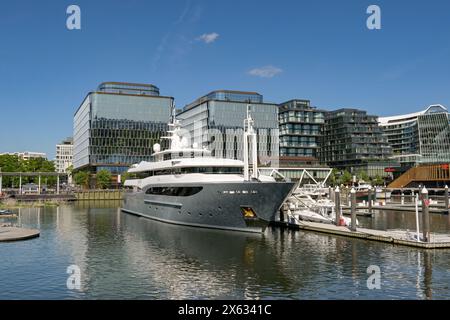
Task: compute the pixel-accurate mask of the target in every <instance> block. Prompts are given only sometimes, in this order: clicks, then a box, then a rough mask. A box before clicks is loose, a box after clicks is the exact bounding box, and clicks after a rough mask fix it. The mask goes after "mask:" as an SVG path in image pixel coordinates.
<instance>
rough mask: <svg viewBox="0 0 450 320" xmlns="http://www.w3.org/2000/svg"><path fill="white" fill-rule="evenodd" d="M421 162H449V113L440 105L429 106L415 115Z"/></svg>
mask: <svg viewBox="0 0 450 320" xmlns="http://www.w3.org/2000/svg"><path fill="white" fill-rule="evenodd" d="M417 126H418V131H419V143H420V154H421V161H420V162H421V163H423V164H439V163H450V114H449V113H448V112H447V109H446V108H445V107H443V106H441V105H434V106H430V107H429V108H428V109H427V110H426V112H425V113H424V114H422V115H419V116H418V117H417Z"/></svg>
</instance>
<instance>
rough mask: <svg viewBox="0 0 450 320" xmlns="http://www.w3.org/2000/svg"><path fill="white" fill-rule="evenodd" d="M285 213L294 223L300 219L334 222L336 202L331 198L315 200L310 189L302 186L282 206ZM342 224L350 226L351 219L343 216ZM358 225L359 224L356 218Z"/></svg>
mask: <svg viewBox="0 0 450 320" xmlns="http://www.w3.org/2000/svg"><path fill="white" fill-rule="evenodd" d="M282 211H283V213H285V214H286V215H287V217H288V218H289V219H291V220H293V221H292V222H293V223H298V222H299V221H311V222H320V223H328V224H334V223H335V220H336V213H335V204H334V202H333V201H331V200H329V199H325V198H322V199H318V200H314V199H313V198H312V197H311V195H310V194H309V192H308V190H306V191H305V192H304V191H303V190H302V188H298V189H296V190H295V191H294V192H293V194H292V195H291V196H289V197H288V199H287V201H286V202H285V204H284V205H283V207H282ZM340 224H341V225H343V226H350V225H351V219H350V218H349V217H344V216H341V222H340ZM356 225H359V222H358V220H356Z"/></svg>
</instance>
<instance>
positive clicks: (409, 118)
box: [379, 104, 450, 171]
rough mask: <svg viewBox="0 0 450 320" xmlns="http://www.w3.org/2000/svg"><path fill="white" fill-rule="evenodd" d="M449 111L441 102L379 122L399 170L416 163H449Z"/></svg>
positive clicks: (380, 119)
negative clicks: (398, 163)
mask: <svg viewBox="0 0 450 320" xmlns="http://www.w3.org/2000/svg"><path fill="white" fill-rule="evenodd" d="M448 119H449V114H448V111H447V109H446V108H445V107H444V106H442V105H439V104H437V105H431V106H429V107H428V108H426V109H425V110H422V111H419V112H415V113H409V114H404V115H398V116H391V117H380V118H379V123H380V126H381V127H382V128H383V131H384V135H385V137H386V138H387V140H388V143H389V145H390V146H391V147H392V153H393V154H392V158H393V159H396V160H398V161H399V162H400V164H401V166H402V169H403V170H402V171H405V170H406V169H408V168H410V167H413V166H416V165H419V164H420V163H441V162H450V156H449V152H450V142H449V139H450V131H449V120H448Z"/></svg>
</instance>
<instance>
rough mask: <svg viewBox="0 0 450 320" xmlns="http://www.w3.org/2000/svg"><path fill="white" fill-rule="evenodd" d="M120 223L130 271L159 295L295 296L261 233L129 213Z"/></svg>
mask: <svg viewBox="0 0 450 320" xmlns="http://www.w3.org/2000/svg"><path fill="white" fill-rule="evenodd" d="M121 225H122V227H123V228H124V230H123V231H124V232H123V234H124V246H125V252H126V253H125V255H126V259H127V261H128V262H129V264H130V265H132V266H135V267H136V268H137V270H135V271H131V272H136V273H137V274H139V277H142V278H143V280H144V281H147V282H148V284H150V285H152V286H154V287H157V288H160V290H161V291H160V292H159V296H158V298H161V299H166V298H168V299H186V298H193V297H195V298H218V299H220V298H224V299H227V298H229V299H236V298H249V299H258V298H260V295H261V294H262V295H263V296H264V297H266V296H267V295H270V294H271V292H270V291H274V292H283V294H286V293H289V294H294V293H295V292H296V291H297V290H298V285H299V284H298V283H295V282H293V281H292V278H291V277H290V276H289V275H288V274H286V273H285V272H283V268H282V267H281V266H280V265H279V260H278V257H277V253H276V252H275V251H274V249H276V248H274V247H273V246H272V244H273V243H271V242H270V241H266V239H265V236H264V235H260V234H254V233H238V232H233V231H223V230H215V229H200V228H195V227H190V226H177V225H172V224H166V223H162V222H159V221H154V220H149V219H145V218H138V217H135V216H130V215H122V221H121ZM274 283H275V284H276V285H275V286H274V285H273V284H274ZM271 287H272V288H271ZM268 288H269V289H268ZM261 290H263V291H266V292H261ZM267 290H269V292H267ZM274 292H273V293H274Z"/></svg>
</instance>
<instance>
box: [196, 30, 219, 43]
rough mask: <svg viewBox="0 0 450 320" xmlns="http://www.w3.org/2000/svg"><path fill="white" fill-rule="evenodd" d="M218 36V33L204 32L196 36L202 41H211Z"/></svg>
mask: <svg viewBox="0 0 450 320" xmlns="http://www.w3.org/2000/svg"><path fill="white" fill-rule="evenodd" d="M218 37H219V34H218V33H215V32H213V33H204V34H202V35H201V36H200V37H198V38H197V40H199V41H203V42H204V43H212V42H214V41H216V40H217V38H218Z"/></svg>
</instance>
